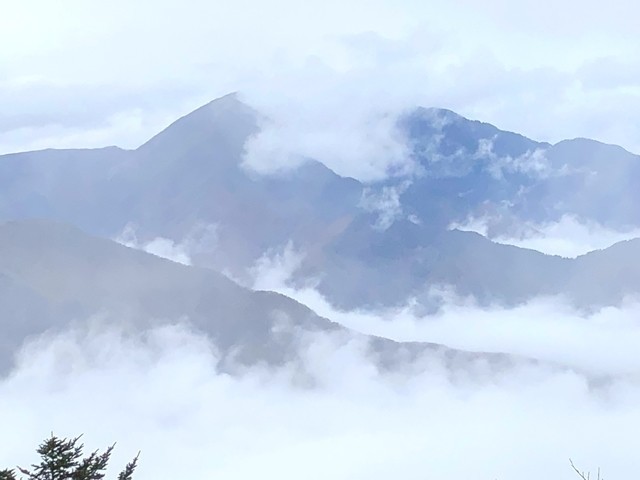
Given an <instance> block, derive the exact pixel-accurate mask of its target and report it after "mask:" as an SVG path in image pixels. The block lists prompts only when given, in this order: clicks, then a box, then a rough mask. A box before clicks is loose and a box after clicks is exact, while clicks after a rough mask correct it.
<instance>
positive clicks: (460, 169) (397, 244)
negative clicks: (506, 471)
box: [0, 95, 640, 314]
mask: <svg viewBox="0 0 640 480" xmlns="http://www.w3.org/2000/svg"><path fill="white" fill-rule="evenodd" d="M259 118H260V117H259V113H258V112H256V111H254V110H253V109H252V108H250V107H249V106H247V105H245V104H244V103H242V102H241V100H240V99H239V98H238V96H237V95H228V96H225V97H223V98H220V99H218V100H215V101H213V102H211V103H209V104H207V105H205V106H203V107H201V108H199V109H198V110H196V111H194V112H193V113H191V114H189V115H187V116H185V117H183V118H181V119H179V120H177V121H176V122H175V123H173V124H172V125H170V126H169V127H168V128H167V129H165V130H164V131H163V132H161V133H159V134H158V135H156V136H155V137H153V138H152V139H151V140H149V141H148V142H147V143H145V144H144V145H142V146H141V147H140V148H138V149H136V150H133V151H126V150H122V149H119V148H115V147H109V148H104V149H98V150H45V151H39V152H28V153H20V154H13V155H5V156H0V221H8V220H21V219H46V220H53V221H56V222H62V223H68V224H72V225H75V226H77V227H79V228H80V229H82V230H84V231H86V232H88V233H90V234H92V235H97V236H101V237H106V238H115V237H117V236H118V235H120V233H121V232H122V231H123V230H124V229H125V227H126V226H127V225H135V226H136V232H137V235H138V237H139V239H140V240H141V241H149V240H152V239H154V238H156V237H164V238H168V239H172V240H175V241H177V242H180V241H182V240H183V239H184V238H186V237H188V236H189V235H192V234H193V232H194V231H197V230H198V229H199V228H202V226H203V225H204V226H208V225H209V226H210V225H215V231H216V242H215V246H214V247H212V248H203V249H200V250H196V251H194V252H192V261H193V263H194V264H195V265H196V266H200V267H207V268H209V269H212V270H218V271H225V272H227V273H229V274H231V276H232V277H234V278H236V279H238V280H239V281H240V282H242V281H246V280H248V278H249V277H248V273H247V271H248V269H249V268H250V267H251V266H252V265H254V263H255V262H256V260H257V259H258V258H260V257H261V255H263V254H264V253H265V252H267V251H270V250H273V249H278V248H282V247H283V246H284V245H286V244H287V243H288V242H291V243H292V244H293V245H294V247H295V248H297V249H299V250H301V251H303V252H304V253H305V254H306V256H305V259H304V261H303V263H302V265H301V266H300V269H299V270H298V271H297V272H296V274H295V276H294V278H293V279H292V281H293V282H302V281H304V280H305V279H308V278H309V277H313V278H316V279H317V282H318V289H319V290H320V291H321V292H322V293H323V294H325V295H326V296H327V297H328V299H329V300H330V301H332V302H333V303H334V304H336V305H338V306H341V307H362V306H380V305H394V304H399V303H402V302H404V301H405V300H406V299H407V298H408V297H411V296H420V295H423V294H425V293H427V292H428V291H429V289H430V288H432V287H433V286H440V285H447V286H452V287H454V288H455V289H456V290H457V291H458V292H459V293H460V294H464V295H473V296H475V297H476V298H477V299H478V300H479V301H481V302H497V303H503V304H515V303H518V302H522V301H525V300H527V299H530V298H533V297H535V296H538V295H554V294H563V295H566V296H567V297H568V298H570V299H571V300H572V301H573V302H574V303H575V304H576V305H578V306H580V307H583V308H590V307H595V306H599V305H610V304H616V303H619V302H620V301H621V300H622V299H623V298H624V297H625V296H626V295H633V294H637V293H638V292H640V273H639V272H640V241H629V242H626V243H623V244H620V245H616V246H614V247H612V248H610V249H607V250H605V251H602V252H594V253H591V254H588V255H586V256H584V257H580V258H578V259H575V260H571V259H563V258H560V257H551V256H547V255H544V254H542V253H539V252H535V251H530V250H524V249H520V248H516V247H511V246H505V245H498V244H495V243H493V242H491V241H490V240H488V239H486V238H484V237H482V236H480V235H477V234H474V233H470V232H460V231H455V230H453V231H451V230H450V229H449V226H450V225H452V224H454V223H456V222H464V221H465V220H466V219H468V218H470V217H483V218H487V219H488V222H489V228H490V230H491V232H492V233H493V234H501V233H502V234H508V233H509V232H512V231H514V230H517V229H518V228H519V226H520V225H521V224H522V223H523V222H526V221H535V222H540V221H553V220H557V219H559V218H561V217H562V216H563V215H565V214H572V215H576V216H578V217H580V218H583V219H585V220H590V221H595V222H598V223H600V224H602V225H604V226H607V227H611V228H622V227H628V226H640V208H639V207H638V205H640V190H639V189H638V188H637V186H638V185H640V157H638V156H636V155H633V154H631V153H629V152H627V151H625V150H623V149H622V148H620V147H616V146H611V145H605V144H601V143H598V142H595V141H592V140H585V139H576V140H567V141H563V142H560V143H558V144H556V145H550V144H547V143H540V142H535V141H533V140H530V139H528V138H525V137H523V136H521V135H518V134H515V133H510V132H504V131H501V130H499V129H497V128H496V127H494V126H492V125H489V124H486V123H481V122H477V121H471V120H467V119H465V118H463V117H461V116H459V115H457V114H455V113H453V112H451V111H448V110H442V109H425V108H416V109H415V110H414V111H412V112H408V113H406V114H405V115H403V116H402V117H401V118H400V119H399V120H398V128H399V129H400V131H401V132H402V134H403V135H404V137H405V138H406V142H407V145H408V146H409V150H410V152H411V156H412V159H413V161H414V162H415V163H416V164H417V165H418V166H419V168H418V169H417V170H416V172H414V173H413V174H411V176H405V177H399V178H398V177H394V178H390V179H387V180H384V181H379V182H375V183H372V184H364V183H362V182H359V181H357V180H355V179H353V178H344V177H341V176H339V175H337V174H336V173H334V172H333V171H332V170H330V169H329V168H327V167H326V166H324V165H323V164H322V163H320V162H317V161H315V160H313V159H309V160H308V161H306V162H305V163H304V164H302V165H301V166H300V167H299V168H297V169H295V170H293V171H291V172H287V173H286V174H279V175H275V176H265V175H258V174H255V173H252V172H250V171H247V170H246V169H245V168H243V167H242V165H241V164H242V159H243V151H244V146H245V142H246V141H247V139H248V138H250V137H251V136H252V135H253V134H255V133H256V132H258V130H259V124H260V123H259ZM372 198H373V199H374V200H373V204H374V207H373V208H372V207H371V202H369V204H367V202H366V201H365V200H366V199H372ZM376 198H379V199H381V201H380V202H379V204H380V205H378V206H376V205H375V203H376V202H375V199H376ZM384 200H387V201H386V202H385V201H384ZM14 247H15V246H12V245H11V244H10V243H7V242H6V241H5V242H4V243H3V244H2V248H3V249H5V250H4V251H0V254H2V255H3V256H6V255H7V253H6V252H7V250H6V249H8V248H14ZM38 248H40V247H38ZM109 248H114V247H112V246H109ZM52 255H54V254H53V253H52ZM56 255H57V254H56ZM123 255H124V254H123ZM128 255H133V253H130V254H128ZM136 258H137V257H136ZM70 261H71V259H70ZM162 265H164V263H163V264H162ZM60 268H62V265H60ZM123 268H124V267H123ZM166 268H169V267H166ZM180 271H182V270H180ZM196 271H197V272H200V273H198V275H205V273H203V272H204V271H200V270H196ZM87 275H88V273H87ZM206 275H214V274H213V273H209V272H207V273H206ZM215 278H216V279H217V280H216V282H218V283H219V282H223V280H222V277H221V276H219V275H218V276H216V277H215ZM8 281H9V280H8V279H7V278H4V279H3V277H0V282H5V283H6V282H8ZM224 282H227V281H226V280H224ZM213 283H215V282H213ZM225 285H227V283H225ZM79 286H80V285H79ZM31 287H32V285H31V284H30V283H28V282H27V285H23V286H18V287H16V286H14V287H12V288H31ZM225 288H232V287H229V286H227V287H225ZM236 288H239V287H236ZM238 291H239V290H238ZM243 292H244V290H243ZM212 298H213V297H212ZM8 301H10V298H9V299H8ZM33 305H38V301H36V300H34V303H33ZM92 306H94V305H93V304H92ZM34 308H35V307H34ZM210 308H215V305H214V303H212V304H211V306H210ZM297 308H298V307H297ZM178 310H179V309H178ZM178 310H176V311H175V313H176V314H177V313H178ZM157 312H158V313H160V312H161V310H160V309H158V310H157Z"/></svg>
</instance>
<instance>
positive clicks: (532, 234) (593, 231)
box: [451, 214, 640, 258]
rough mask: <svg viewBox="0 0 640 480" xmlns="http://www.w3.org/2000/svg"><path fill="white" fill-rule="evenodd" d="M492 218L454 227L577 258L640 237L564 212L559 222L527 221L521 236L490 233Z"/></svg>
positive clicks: (636, 231) (634, 231) (636, 232)
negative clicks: (492, 234)
mask: <svg viewBox="0 0 640 480" xmlns="http://www.w3.org/2000/svg"><path fill="white" fill-rule="evenodd" d="M490 223H491V219H490V218H486V217H485V218H469V219H467V221H466V222H464V223H462V224H454V225H452V226H451V228H457V229H458V230H465V231H472V232H477V233H480V234H481V235H483V236H485V237H488V238H490V239H491V240H492V241H494V242H496V243H502V244H505V245H515V246H517V247H522V248H529V249H532V250H537V251H539V252H542V253H546V254H549V255H559V256H561V257H568V258H575V257H577V256H579V255H584V254H586V253H588V252H591V251H594V250H602V249H604V248H608V247H610V246H611V245H613V244H615V243H618V242H621V241H623V240H630V239H632V238H638V237H640V230H639V229H637V228H630V229H628V230H625V231H617V230H612V229H609V228H607V227H605V226H602V225H600V224H599V223H597V222H594V221H591V220H582V219H580V218H578V217H576V216H575V215H569V214H566V215H563V216H562V217H561V218H560V219H559V220H558V221H556V222H546V223H541V224H535V223H531V222H527V223H525V224H523V225H522V226H521V228H520V229H519V230H520V232H521V233H520V235H519V236H508V235H498V236H489V224H490Z"/></svg>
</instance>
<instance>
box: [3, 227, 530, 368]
mask: <svg viewBox="0 0 640 480" xmlns="http://www.w3.org/2000/svg"><path fill="white" fill-rule="evenodd" d="M96 318H104V319H105V321H106V322H108V323H116V324H118V325H123V326H125V327H126V328H128V329H134V330H143V329H145V328H147V327H150V326H153V325H161V324H167V323H177V322H181V321H183V322H188V324H189V325H191V326H193V327H194V328H196V329H197V330H198V331H199V332H202V333H204V334H206V335H207V336H208V337H209V338H210V339H211V340H212V342H213V343H214V345H215V346H216V348H217V349H218V350H219V352H220V354H221V356H222V362H221V365H222V367H221V368H223V369H224V370H226V371H235V370H237V369H238V368H242V366H246V365H253V364H256V363H261V364H265V365H272V366H277V365H283V364H284V363H291V362H296V361H297V359H298V353H299V350H300V347H301V342H303V341H304V337H305V335H313V334H319V333H324V334H334V335H335V336H337V338H338V340H339V341H342V342H347V341H350V340H352V339H354V338H359V339H360V340H361V341H362V342H363V345H364V347H365V353H366V354H367V355H369V356H370V357H371V358H372V360H373V361H374V363H376V364H377V365H378V366H379V367H380V368H387V369H388V368H395V367H400V366H406V365H407V364H408V363H410V362H411V361H412V360H415V359H417V358H419V357H420V356H421V355H423V354H425V353H429V354H430V355H432V356H434V355H435V356H439V357H441V358H442V359H443V360H444V361H445V363H449V364H450V365H454V364H461V363H464V364H469V365H471V364H472V363H473V362H475V361H476V360H478V359H480V360H482V361H483V362H488V363H489V364H491V365H493V367H494V368H496V369H502V368H507V367H509V366H510V365H513V364H514V363H517V362H520V361H523V360H521V359H518V358H513V357H509V356H506V355H501V354H481V353H470V352H463V351H457V350H453V349H449V348H446V347H444V346H441V345H436V344H428V343H405V344H401V343H396V342H393V341H390V340H386V339H382V338H375V337H366V336H363V335H359V334H356V333H354V332H350V331H348V330H347V329H345V328H343V327H341V326H339V325H337V324H335V323H333V322H331V321H329V320H327V319H324V318H321V317H319V316H317V315H316V314H315V313H313V312H312V311H311V310H309V309H308V308H307V307H305V306H304V305H302V304H300V303H298V302H296V301H294V300H291V299H290V298H287V297H285V296H283V295H280V294H277V293H273V292H263V291H252V290H249V289H246V288H243V287H241V286H239V285H237V284H236V283H234V282H233V281H231V280H229V279H228V278H226V277H225V276H223V275H221V274H219V273H217V272H215V271H212V270H210V269H205V268H199V267H192V266H185V265H181V264H178V263H174V262H171V261H169V260H165V259H163V258H160V257H157V256H154V255H151V254H147V253H145V252H141V251H139V250H135V249H131V248H128V247H125V246H123V245H120V244H118V243H116V242H113V241H111V240H106V239H102V238H98V237H94V236H91V235H87V234H85V233H83V232H81V231H80V230H78V229H77V228H75V227H71V226H67V225H63V224H59V223H55V222H49V221H21V222H7V223H4V224H1V225H0V326H1V328H2V333H3V335H2V336H1V337H0V367H1V368H2V369H6V368H7V366H8V365H10V363H11V358H12V356H13V355H14V354H15V352H16V350H17V348H18V347H19V346H20V345H21V344H22V343H23V342H24V340H25V339H27V338H29V337H30V336H34V335H38V334H41V333H44V332H51V331H59V330H61V329H63V328H65V327H69V326H73V327H77V328H83V327H85V326H87V325H89V324H91V321H92V319H96Z"/></svg>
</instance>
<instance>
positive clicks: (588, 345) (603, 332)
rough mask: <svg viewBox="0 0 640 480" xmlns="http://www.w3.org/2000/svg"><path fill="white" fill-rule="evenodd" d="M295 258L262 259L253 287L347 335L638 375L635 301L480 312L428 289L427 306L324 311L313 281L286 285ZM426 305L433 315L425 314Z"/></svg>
mask: <svg viewBox="0 0 640 480" xmlns="http://www.w3.org/2000/svg"><path fill="white" fill-rule="evenodd" d="M302 256H303V254H302V253H300V252H297V251H296V250H295V249H294V248H293V247H292V246H291V245H288V246H287V247H286V248H284V249H283V250H282V251H281V252H279V253H277V252H276V253H273V254H270V255H265V256H263V257H262V258H261V259H260V261H259V262H257V264H256V266H255V268H254V269H253V271H252V273H253V276H254V284H253V287H254V288H255V289H257V290H271V291H276V292H279V293H282V294H283V295H286V296H288V297H290V298H293V299H295V300H297V301H299V302H300V303H303V304H305V305H307V306H308V307H309V308H311V309H312V310H314V311H315V312H316V313H318V314H319V315H321V316H323V317H326V318H329V319H331V320H333V321H335V322H338V323H340V324H342V325H344V326H345V327H348V328H350V329H353V330H355V331H358V332H362V333H366V334H370V335H376V336H380V337H385V338H390V339H392V340H396V341H422V342H433V343H441V344H444V345H447V346H450V347H452V348H458V349H462V350H471V351H480V352H503V353H510V354H514V355H522V356H525V357H529V358H535V359H539V360H544V361H548V362H552V363H558V364H561V365H566V366H570V367H572V368H576V369H579V370H581V371H585V372H589V373H590V374H593V375H618V374H630V375H634V374H637V373H640V355H638V353H637V345H639V344H640V322H639V321H638V318H640V299H637V298H629V299H628V300H627V301H626V302H624V304H623V305H621V306H619V307H606V308H601V309H599V310H595V311H590V312H584V311H578V310H576V309H575V308H573V307H571V306H570V305H569V303H568V302H566V301H564V300H563V298H562V297H542V298H536V299H534V300H532V301H530V302H527V303H525V304H522V305H519V306H517V307H504V306H500V305H494V306H492V307H489V308H483V307H481V306H479V305H478V304H477V302H475V300H474V299H473V298H463V297H460V296H458V295H456V293H455V292H453V291H452V290H451V289H448V288H440V289H438V288H433V289H432V291H431V295H430V297H431V298H429V299H427V300H428V301H429V302H430V305H429V306H426V305H424V304H423V303H420V302H418V301H417V300H415V299H409V300H408V301H407V303H406V306H404V307H403V308H389V309H386V310H378V311H371V310H365V309H359V310H352V311H345V310H340V309H338V308H335V307H334V306H333V305H331V303H330V302H329V301H328V300H327V299H326V298H325V297H324V296H323V295H322V294H321V293H319V292H318V290H317V289H316V288H314V285H313V282H310V283H309V286H307V287H303V288H298V287H294V286H292V285H291V283H290V282H289V279H290V278H291V276H292V274H293V273H294V272H295V270H296V268H297V267H298V265H299V264H300V261H301V259H302ZM434 305H435V306H437V307H438V308H437V313H432V314H426V312H427V311H429V310H430V309H429V307H433V306H434Z"/></svg>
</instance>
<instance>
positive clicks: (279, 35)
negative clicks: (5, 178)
mask: <svg viewBox="0 0 640 480" xmlns="http://www.w3.org/2000/svg"><path fill="white" fill-rule="evenodd" d="M638 14H640V8H638V7H637V5H636V3H635V2H632V1H630V0H610V1H609V2H594V1H591V0H588V1H577V0H567V1H563V2H551V1H544V0H543V1H540V0H538V1H533V0H524V1H520V2H511V1H507V0H487V1H484V2H476V1H470V0H459V1H452V2H430V1H414V0H404V1H391V0H368V1H364V0H353V1H350V2H342V1H337V0H323V1H321V2H320V1H306V2H297V1H294V0H279V1H270V2H256V1H248V0H238V1H234V2H219V1H209V0H186V1H184V0H183V1H176V0H154V1H150V0H138V1H136V2H130V1H125V0H112V1H110V2H98V1H93V0H60V1H58V2H49V1H45V0H20V1H17V0H3V1H2V15H0V152H9V151H17V150H23V149H30V148H42V147H49V146H52V147H66V146H70V147H80V146H101V145H108V144H117V145H120V146H123V147H134V146H137V145H138V144H140V143H141V142H143V141H144V140H146V139H147V138H148V137H149V136H151V135H152V134H153V133H155V132H157V130H159V129H160V128H162V127H164V126H166V125H167V124H168V123H169V122H170V121H171V120H173V119H175V118H176V117H177V116H179V115H181V114H184V113H187V112H188V111H190V110H191V109H193V108H195V107H197V106H199V105H200V104H203V103H205V102H206V101H208V100H211V99H213V98H215V97H217V96H220V95H223V94H225V93H228V92H230V91H235V90H240V91H241V92H243V93H245V95H246V98H247V99H248V100H250V101H251V102H252V103H254V104H255V105H256V106H259V107H263V108H264V109H265V110H266V111H267V112H269V113H271V114H273V112H274V111H275V112H276V113H281V112H282V111H283V108H284V109H285V110H286V108H285V107H283V106H288V108H289V110H291V109H292V106H293V107H296V108H295V111H296V112H301V113H298V115H300V116H304V117H305V118H308V119H310V120H309V123H310V124H313V123H314V122H315V121H316V120H318V121H319V120H321V119H323V118H324V116H325V111H326V105H329V106H331V107H333V106H336V105H337V106H341V107H342V108H343V109H344V110H345V111H347V112H349V113H351V112H357V113H356V114H353V118H354V119H355V120H353V123H357V121H359V119H361V118H362V117H364V116H366V114H367V113H369V112H370V111H371V110H374V111H376V110H385V109H390V110H394V109H397V108H404V107H406V106H408V105H412V104H417V103H421V104H423V105H426V106H443V107H448V108H452V109H454V110H456V111H458V112H459V113H461V114H464V115H466V116H470V117H473V118H479V119H482V120H485V121H489V122H491V123H494V124H497V125H498V126H500V127H502V128H506V129H511V130H516V131H519V132H522V133H524V134H526V135H528V136H531V137H533V138H535V139H539V140H547V141H557V140H559V139H562V138H565V137H576V136H587V137H594V138H596V139H600V140H603V141H607V142H612V143H618V144H621V145H623V146H625V147H626V148H628V149H630V150H632V151H636V152H640V140H638V139H639V138H640V135H639V133H640V132H639V130H640V127H638V125H640V108H639V107H640V83H639V80H638V79H640V75H639V74H640V50H639V48H638V46H637V42H634V41H632V40H633V38H635V37H636V28H637V18H638ZM301 106H302V107H301ZM364 106H366V107H367V108H364ZM298 107H299V108H298ZM284 116H286V115H284ZM347 125H350V124H349V123H347ZM354 138H356V140H357V136H355V137H354ZM355 144H356V145H357V143H355Z"/></svg>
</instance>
